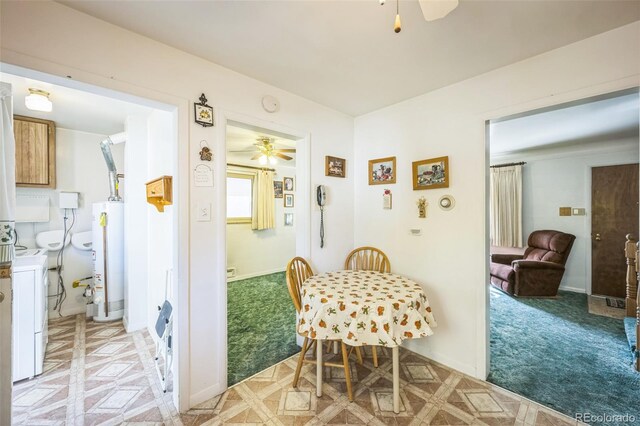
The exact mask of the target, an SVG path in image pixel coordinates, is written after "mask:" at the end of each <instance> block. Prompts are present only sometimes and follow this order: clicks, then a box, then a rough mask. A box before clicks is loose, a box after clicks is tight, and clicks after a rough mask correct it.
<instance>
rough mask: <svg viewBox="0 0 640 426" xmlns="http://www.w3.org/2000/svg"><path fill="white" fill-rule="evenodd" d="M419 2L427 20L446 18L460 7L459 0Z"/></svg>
mask: <svg viewBox="0 0 640 426" xmlns="http://www.w3.org/2000/svg"><path fill="white" fill-rule="evenodd" d="M418 2H419V3H420V8H421V9H422V14H423V15H424V19H426V20H427V21H435V20H436V19H441V18H444V17H445V16H447V15H448V14H449V13H451V11H452V10H453V9H455V8H456V7H458V0H418Z"/></svg>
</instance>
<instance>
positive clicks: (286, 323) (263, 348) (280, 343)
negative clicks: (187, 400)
mask: <svg viewBox="0 0 640 426" xmlns="http://www.w3.org/2000/svg"><path fill="white" fill-rule="evenodd" d="M227 327H228V331H227V336H228V337H227V342H228V349H227V350H228V352H227V364H228V366H227V372H228V377H227V382H228V385H229V386H231V385H233V384H235V383H238V382H240V381H242V380H244V379H246V378H247V377H250V376H252V375H254V374H256V373H258V372H260V371H262V370H264V369H265V368H267V367H269V366H272V365H274V364H276V363H278V362H280V361H282V360H283V359H286V358H288V357H290V356H291V355H293V354H295V353H296V352H299V351H300V348H299V347H298V346H297V345H296V310H295V308H294V307H293V303H292V302H291V297H290V296H289V291H288V290H287V283H286V281H285V276H284V272H281V273H277V274H271V275H263V276H260V277H256V278H249V279H246V280H241V281H234V282H230V283H229V284H228V286H227Z"/></svg>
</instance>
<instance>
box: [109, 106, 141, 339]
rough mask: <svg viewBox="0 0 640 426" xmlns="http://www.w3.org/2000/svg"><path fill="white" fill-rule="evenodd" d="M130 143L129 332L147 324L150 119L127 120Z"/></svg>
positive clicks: (126, 242) (127, 213) (126, 229)
mask: <svg viewBox="0 0 640 426" xmlns="http://www.w3.org/2000/svg"><path fill="white" fill-rule="evenodd" d="M125 129H126V132H127V141H126V142H125V143H124V144H123V145H124V147H125V152H124V155H125V157H124V179H122V180H121V182H122V183H123V184H124V185H125V187H126V188H127V192H126V194H125V196H123V199H124V274H125V280H124V282H125V291H124V295H125V296H124V306H125V310H124V318H123V324H124V326H125V328H126V330H127V331H133V330H139V329H141V328H144V327H145V326H146V325H147V299H148V297H147V282H148V268H147V257H148V249H147V233H148V224H147V214H146V213H147V194H146V188H145V183H146V182H147V181H148V179H147V177H148V172H147V158H148V157H149V150H148V147H147V144H148V141H147V117H146V116H129V117H127V120H126V124H125ZM116 146H117V145H116Z"/></svg>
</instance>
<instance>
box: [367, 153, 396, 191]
mask: <svg viewBox="0 0 640 426" xmlns="http://www.w3.org/2000/svg"><path fill="white" fill-rule="evenodd" d="M386 183H396V157H386V158H378V159H375V160H369V185H383V184H386Z"/></svg>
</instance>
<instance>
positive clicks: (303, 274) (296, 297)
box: [286, 257, 362, 401]
mask: <svg viewBox="0 0 640 426" xmlns="http://www.w3.org/2000/svg"><path fill="white" fill-rule="evenodd" d="M312 275H314V274H313V270H312V269H311V266H310V265H309V263H308V262H307V261H306V260H305V259H304V258H302V257H294V258H293V259H291V261H290V262H289V264H288V265H287V269H286V278H287V287H288V288H289V295H290V296H291V300H292V301H293V306H295V308H296V311H297V312H298V313H300V309H301V308H302V297H301V288H302V283H303V282H305V281H306V280H307V278H309V277H310V276H312ZM301 335H302V336H303V337H304V342H303V343H302V350H301V351H300V357H299V358H298V365H297V366H296V373H295V375H294V376H293V387H294V388H295V387H297V386H298V379H299V378H300V371H301V370H302V364H303V363H305V362H306V363H309V364H316V360H315V359H305V355H306V354H307V352H308V351H311V350H312V347H313V346H314V345H316V344H317V341H316V340H313V339H311V338H309V337H308V336H307V335H306V333H305V334H301ZM328 343H329V345H330V346H331V343H332V342H330V341H328ZM340 344H341V347H342V364H339V363H335V362H323V363H322V364H323V365H325V366H327V367H336V368H343V369H344V378H345V381H346V384H347V394H348V396H349V401H353V390H352V388H351V372H350V371H349V355H350V353H351V351H350V350H347V345H345V343H344V342H342V341H341V342H340ZM352 349H353V348H352ZM312 353H313V352H312ZM357 353H358V355H360V352H359V351H358V352H357ZM359 358H360V363H361V364H362V357H361V356H359Z"/></svg>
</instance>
